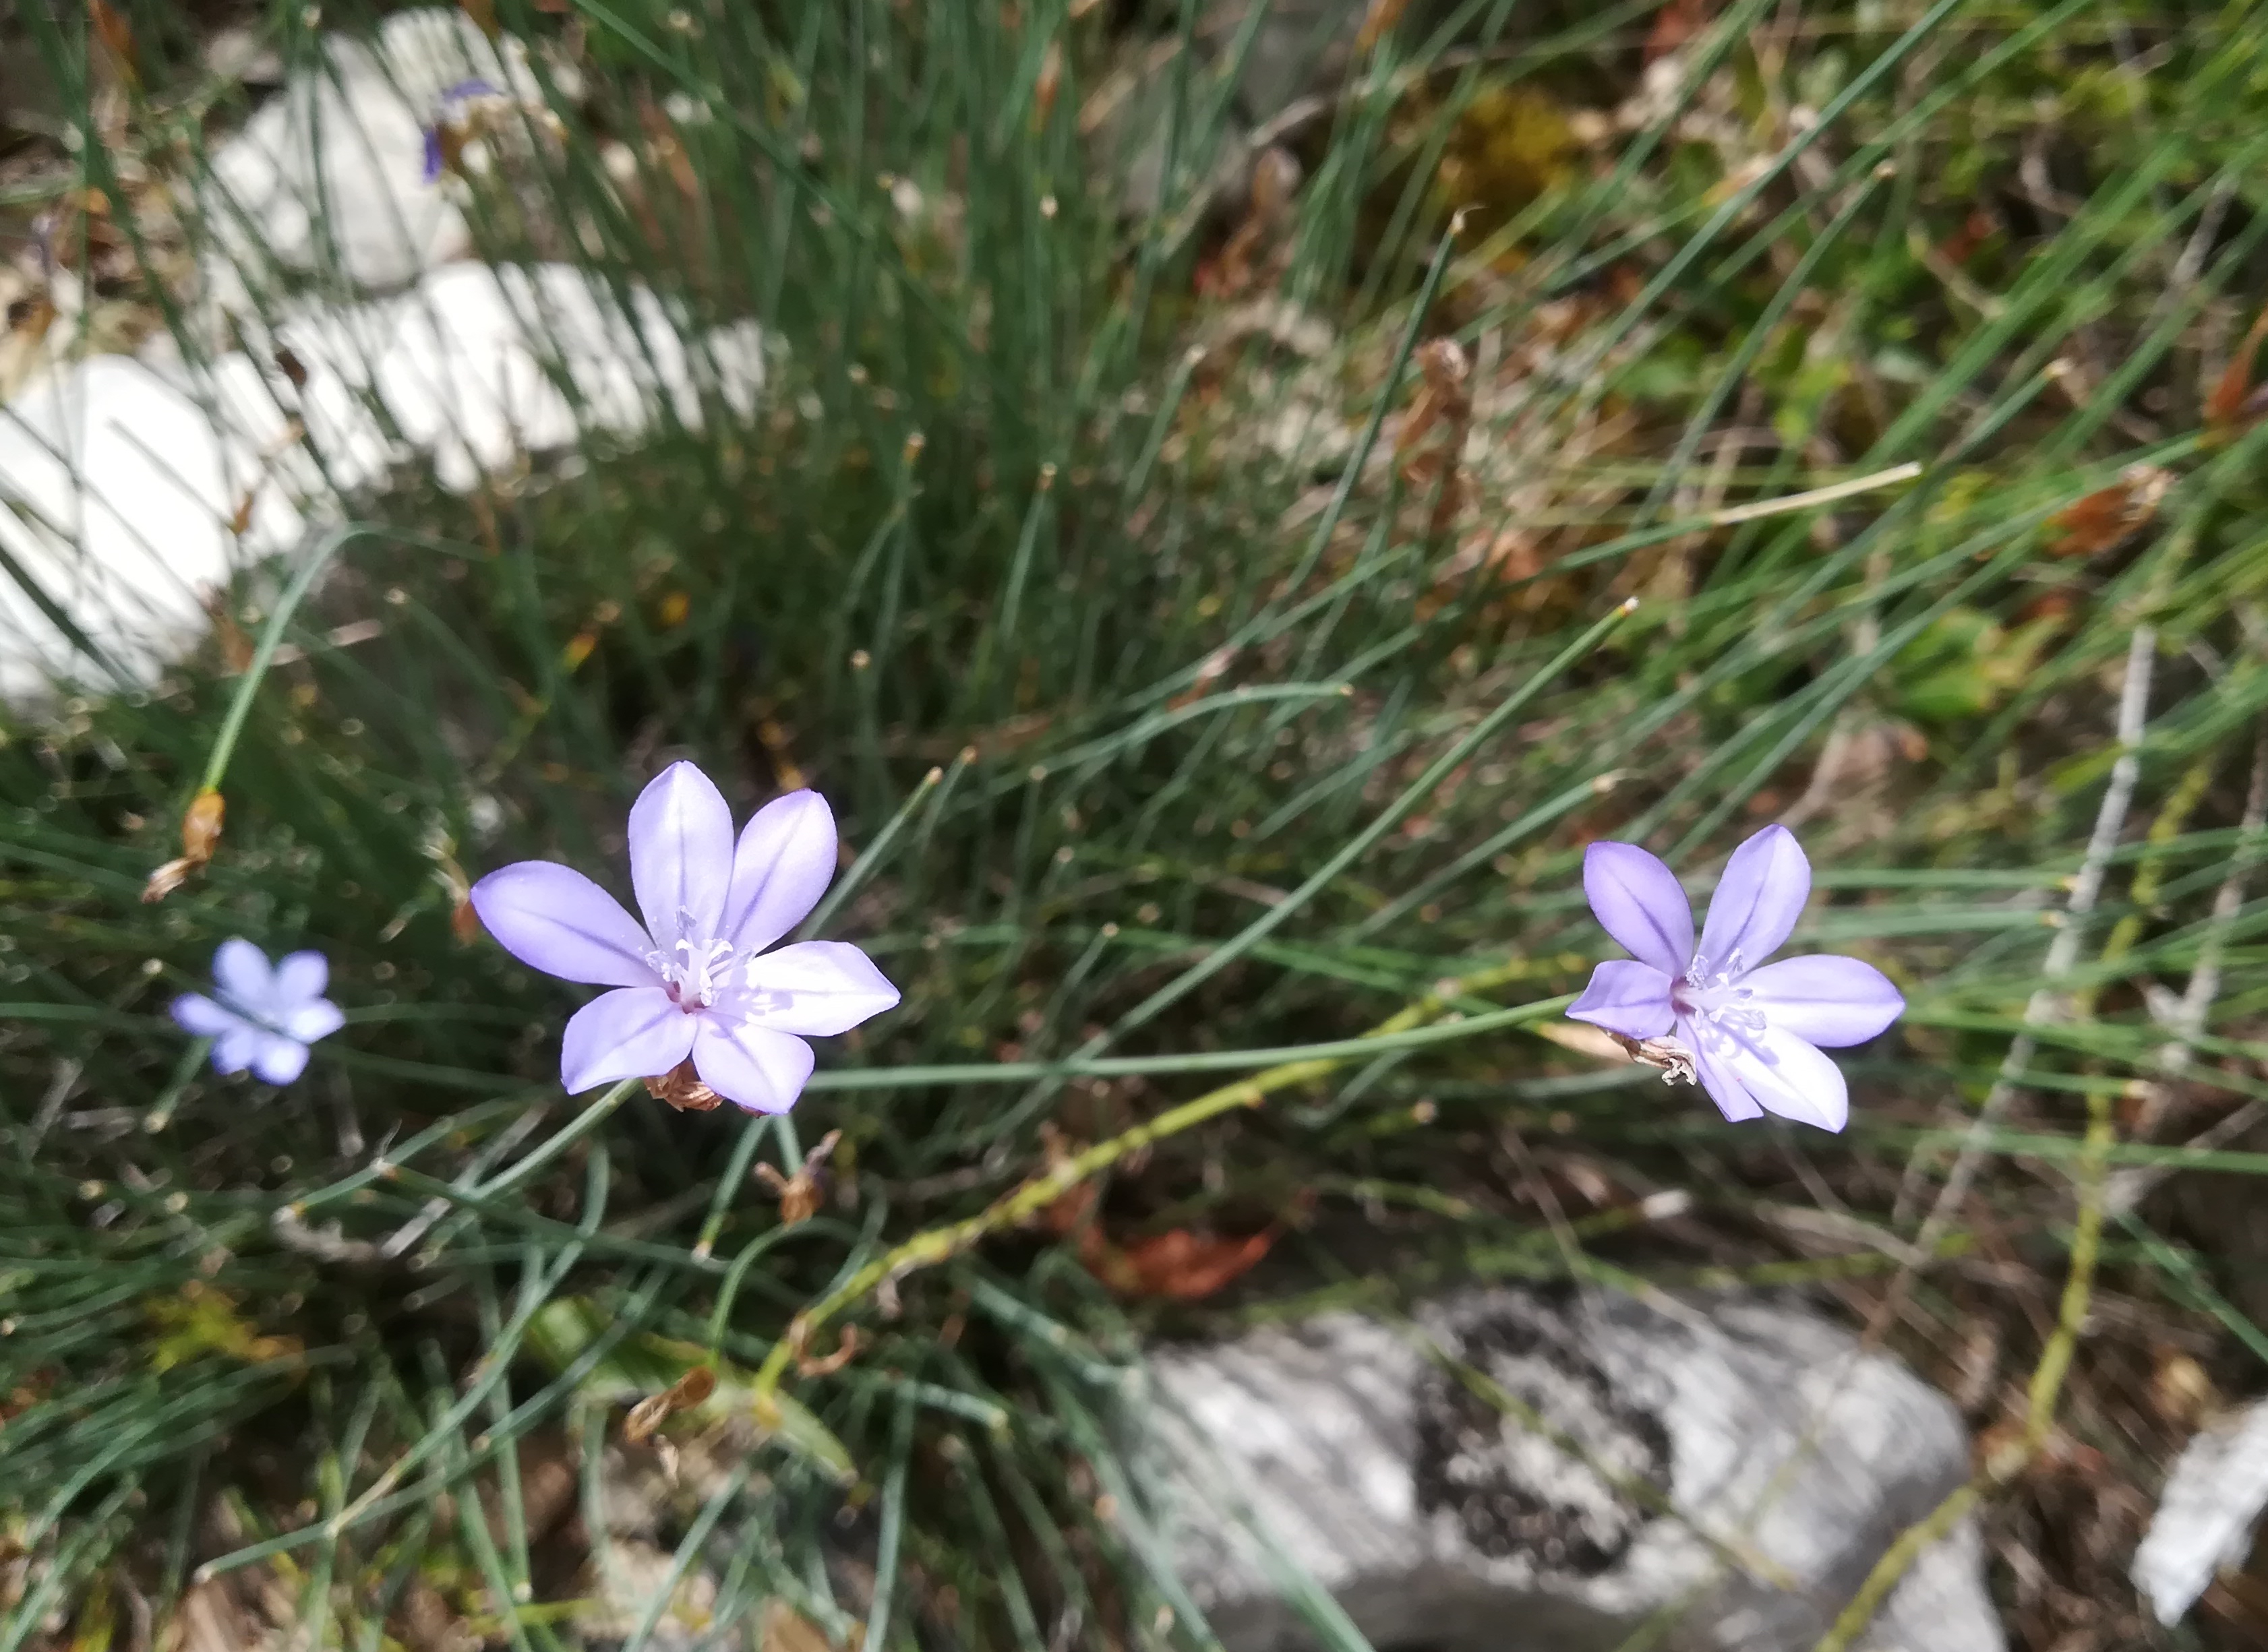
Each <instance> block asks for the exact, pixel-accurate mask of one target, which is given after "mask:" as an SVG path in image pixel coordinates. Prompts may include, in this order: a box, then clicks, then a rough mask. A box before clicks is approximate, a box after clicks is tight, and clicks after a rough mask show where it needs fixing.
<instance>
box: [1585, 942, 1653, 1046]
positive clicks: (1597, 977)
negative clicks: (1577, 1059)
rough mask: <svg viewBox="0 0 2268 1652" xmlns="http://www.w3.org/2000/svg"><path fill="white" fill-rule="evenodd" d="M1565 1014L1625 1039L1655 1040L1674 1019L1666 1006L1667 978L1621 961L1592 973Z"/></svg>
mask: <svg viewBox="0 0 2268 1652" xmlns="http://www.w3.org/2000/svg"><path fill="white" fill-rule="evenodd" d="M1567 1015H1568V1018H1569V1019H1571V1020H1574V1021H1587V1022H1589V1023H1590V1024H1592V1025H1593V1026H1597V1027H1604V1028H1605V1029H1606V1030H1607V1031H1608V1032H1619V1033H1621V1034H1622V1035H1623V1037H1624V1038H1626V1039H1658V1038H1660V1037H1661V1035H1662V1034H1663V1033H1665V1032H1668V1031H1669V1029H1670V1026H1671V1025H1672V1024H1673V1023H1674V1022H1675V1020H1676V1018H1677V1012H1676V1011H1675V1010H1672V1009H1671V1008H1670V1007H1669V977H1668V976H1667V975H1665V974H1663V973H1661V971H1660V970H1658V969H1656V968H1654V966H1653V965H1651V964H1640V963H1638V962H1636V961H1635V960H1633V959H1631V958H1609V959H1608V960H1607V961H1606V962H1605V963H1603V964H1602V965H1600V966H1598V968H1596V969H1594V970H1593V971H1592V972H1591V984H1590V985H1589V986H1587V987H1586V988H1583V995H1582V996H1581V997H1580V998H1578V999H1577V1000H1576V1001H1575V1002H1573V1003H1572V1004H1571V1005H1570V1006H1568V1010H1567Z"/></svg>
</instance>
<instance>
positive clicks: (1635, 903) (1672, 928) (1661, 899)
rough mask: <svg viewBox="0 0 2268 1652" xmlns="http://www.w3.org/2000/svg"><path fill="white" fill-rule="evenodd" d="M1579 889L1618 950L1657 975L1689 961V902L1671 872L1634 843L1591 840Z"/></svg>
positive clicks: (1680, 972) (1673, 971)
mask: <svg viewBox="0 0 2268 1652" xmlns="http://www.w3.org/2000/svg"><path fill="white" fill-rule="evenodd" d="M1583 893H1584V895H1585V896H1586V897H1587V899H1589V901H1590V903H1591V911H1592V912H1593V913H1594V914H1595V915H1596V916H1597V918H1598V920H1599V924H1600V927H1601V928H1602V929H1605V930H1606V932H1607V933H1608V934H1609V935H1611V936H1614V937H1615V939H1616V940H1617V941H1619V942H1621V943H1622V945H1623V950H1624V951H1626V952H1628V953H1629V954H1630V955H1631V957H1632V958H1636V959H1638V962H1639V963H1641V964H1651V965H1652V966H1653V967H1654V968H1656V969H1658V970H1660V971H1661V973H1663V974H1665V975H1669V976H1677V975H1683V973H1685V966H1687V965H1688V964H1690V963H1691V962H1692V961H1693V907H1692V904H1691V903H1690V902H1689V901H1688V900H1687V899H1685V892H1684V890H1683V889H1682V888H1680V887H1679V886H1678V883H1677V877H1676V875H1675V873H1673V872H1672V871H1671V870H1669V868H1668V867H1667V866H1664V865H1663V864H1662V863H1661V861H1659V860H1657V859H1656V858H1655V857H1654V856H1653V855H1649V854H1647V853H1646V851H1645V850H1644V849H1642V848H1638V845H1637V844H1635V843H1594V844H1592V845H1591V846H1590V847H1589V848H1587V849H1585V850H1584V851H1583Z"/></svg>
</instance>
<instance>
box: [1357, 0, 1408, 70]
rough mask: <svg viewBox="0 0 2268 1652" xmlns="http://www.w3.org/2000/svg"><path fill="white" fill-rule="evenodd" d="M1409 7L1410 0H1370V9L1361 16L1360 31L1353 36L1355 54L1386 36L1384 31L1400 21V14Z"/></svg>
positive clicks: (1365, 49)
mask: <svg viewBox="0 0 2268 1652" xmlns="http://www.w3.org/2000/svg"><path fill="white" fill-rule="evenodd" d="M1409 9H1410V0H1370V10H1369V11H1366V12H1364V13H1363V16H1362V32H1361V33H1359V34H1357V35H1356V36H1355V39H1354V49H1355V55H1357V56H1358V57H1359V56H1361V55H1363V54H1364V53H1366V52H1367V51H1369V50H1370V48H1372V47H1373V46H1375V45H1377V44H1378V43H1379V41H1381V40H1384V39H1385V38H1386V32H1387V31H1388V29H1390V28H1392V27H1393V26H1395V24H1397V23H1399V22H1401V21H1402V14H1403V12H1404V11H1408V10H1409Z"/></svg>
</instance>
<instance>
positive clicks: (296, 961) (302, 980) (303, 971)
mask: <svg viewBox="0 0 2268 1652" xmlns="http://www.w3.org/2000/svg"><path fill="white" fill-rule="evenodd" d="M330 980H331V966H330V961H329V960H328V958H324V956H323V955H322V954H321V953H320V952H291V953H288V954H286V955H285V956H284V957H283V958H278V959H276V983H275V1003H276V1007H277V1008H278V1009H283V1008H286V1007H288V1006H290V1005H292V1004H303V1003H306V1002H307V1001H308V1000H309V999H311V998H320V997H321V996H322V995H323V988H326V987H328V986H329V985H330Z"/></svg>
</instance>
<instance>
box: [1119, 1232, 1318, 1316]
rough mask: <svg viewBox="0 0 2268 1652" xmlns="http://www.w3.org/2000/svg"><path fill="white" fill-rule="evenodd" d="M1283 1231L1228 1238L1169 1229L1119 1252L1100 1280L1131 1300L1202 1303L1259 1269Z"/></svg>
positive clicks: (1137, 1241) (1139, 1240)
mask: <svg viewBox="0 0 2268 1652" xmlns="http://www.w3.org/2000/svg"><path fill="white" fill-rule="evenodd" d="M1278 1231H1279V1230H1278V1229H1275V1228H1269V1229H1267V1230H1264V1231H1263V1232H1259V1233H1256V1234H1253V1235H1251V1236H1250V1237H1247V1238H1241V1239H1226V1238H1216V1237H1211V1236H1208V1235H1204V1234H1199V1233H1195V1232H1192V1231H1191V1230H1189V1229H1187V1228H1169V1229H1168V1230H1166V1231H1165V1232H1163V1233H1160V1234H1153V1235H1152V1237H1149V1238H1146V1239H1137V1240H1136V1241H1135V1242H1134V1243H1133V1244H1131V1245H1127V1246H1126V1247H1125V1248H1123V1250H1120V1251H1119V1252H1117V1253H1116V1257H1115V1258H1113V1259H1112V1261H1111V1264H1110V1266H1109V1267H1108V1271H1107V1272H1100V1273H1098V1277H1101V1279H1102V1280H1103V1281H1104V1282H1105V1283H1106V1284H1108V1285H1109V1286H1111V1287H1112V1288H1113V1289H1116V1290H1119V1291H1123V1292H1124V1293H1126V1294H1127V1295H1129V1296H1163V1297H1165V1298H1167V1300H1168V1301H1172V1302H1201V1301H1203V1300H1204V1298H1205V1297H1207V1296H1211V1295H1212V1294H1213V1293H1214V1292H1215V1291H1218V1290H1219V1289H1221V1288H1222V1287H1223V1286H1225V1285H1226V1284H1228V1283H1229V1282H1230V1281H1233V1280H1235V1279H1238V1278H1240V1277H1241V1276H1242V1275H1244V1274H1248V1273H1249V1272H1251V1270H1252V1269H1253V1268H1254V1267H1256V1266H1258V1264H1259V1261H1260V1259H1261V1258H1262V1257H1263V1256H1265V1255H1267V1254H1268V1251H1269V1247H1270V1246H1271V1245H1274V1244H1275V1243H1276V1235H1277V1234H1278Z"/></svg>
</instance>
